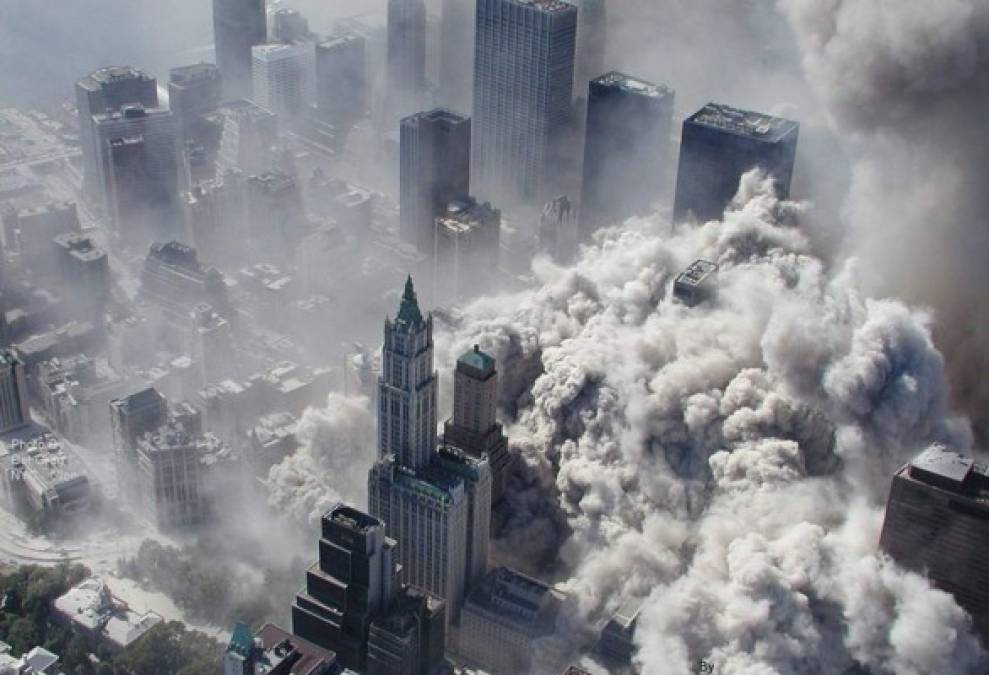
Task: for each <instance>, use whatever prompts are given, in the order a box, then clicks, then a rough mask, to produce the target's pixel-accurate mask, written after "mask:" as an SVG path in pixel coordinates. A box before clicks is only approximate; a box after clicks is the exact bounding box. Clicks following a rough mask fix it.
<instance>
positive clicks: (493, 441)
mask: <svg viewBox="0 0 989 675" xmlns="http://www.w3.org/2000/svg"><path fill="white" fill-rule="evenodd" d="M497 404H498V370H497V368H496V363H495V360H494V358H493V357H491V356H490V355H488V354H486V353H485V352H483V351H481V348H480V347H479V346H477V345H475V346H474V348H473V349H471V350H470V351H467V352H465V353H464V354H462V355H461V356H460V358H459V359H457V367H456V370H455V371H454V374H453V419H451V420H447V422H446V424H445V425H444V427H443V442H444V443H446V444H447V445H451V446H454V447H457V448H460V449H461V450H463V451H464V452H466V453H467V454H469V455H471V456H472V457H484V456H487V458H488V462H489V464H490V470H491V474H492V489H491V499H492V502H493V503H497V502H498V500H500V499H501V497H502V495H503V494H504V492H505V482H506V480H507V476H508V473H509V472H510V471H511V454H510V453H509V452H508V439H507V438H506V437H505V434H504V433H503V431H502V427H501V424H499V423H498V420H497V419H496V418H495V411H496V408H497Z"/></svg>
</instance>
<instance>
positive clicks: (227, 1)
mask: <svg viewBox="0 0 989 675" xmlns="http://www.w3.org/2000/svg"><path fill="white" fill-rule="evenodd" d="M264 5H265V0H213V40H214V42H215V43H216V64H217V65H218V66H219V67H220V73H221V74H222V75H223V87H224V91H225V93H226V97H227V98H241V97H244V96H250V94H251V47H253V46H254V45H259V44H263V43H264V41H265V39H266V38H267V35H268V26H267V18H266V16H265V8H264Z"/></svg>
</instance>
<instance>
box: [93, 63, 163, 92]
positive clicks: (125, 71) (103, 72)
mask: <svg viewBox="0 0 989 675" xmlns="http://www.w3.org/2000/svg"><path fill="white" fill-rule="evenodd" d="M154 79H155V78H154V77H153V76H152V75H148V74H147V73H145V72H144V71H142V70H139V69H137V68H135V67H134V66H106V67H105V68H100V69H99V70H97V71H94V72H92V73H90V74H89V75H87V76H86V77H84V78H82V79H81V80H79V86H81V87H83V88H84V89H89V90H96V89H99V88H101V87H104V86H106V85H108V84H111V83H113V82H119V81H121V80H145V81H150V80H154Z"/></svg>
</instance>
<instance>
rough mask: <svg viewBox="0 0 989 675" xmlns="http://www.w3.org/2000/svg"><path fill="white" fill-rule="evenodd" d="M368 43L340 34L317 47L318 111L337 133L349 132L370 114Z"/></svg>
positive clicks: (351, 34) (359, 38)
mask: <svg viewBox="0 0 989 675" xmlns="http://www.w3.org/2000/svg"><path fill="white" fill-rule="evenodd" d="M367 106H368V64H367V41H366V40H365V39H364V38H362V37H361V36H360V35H357V34H355V33H340V34H338V35H333V36H331V37H328V38H326V39H324V40H321V41H320V42H318V43H317V44H316V110H317V112H318V114H319V116H320V117H321V118H322V119H323V120H324V121H326V122H329V123H330V124H332V125H333V126H334V127H336V129H337V131H338V132H346V130H348V129H349V128H350V127H351V126H353V125H354V123H356V122H357V121H358V120H359V119H360V118H362V117H363V116H364V114H365V112H366V111H367Z"/></svg>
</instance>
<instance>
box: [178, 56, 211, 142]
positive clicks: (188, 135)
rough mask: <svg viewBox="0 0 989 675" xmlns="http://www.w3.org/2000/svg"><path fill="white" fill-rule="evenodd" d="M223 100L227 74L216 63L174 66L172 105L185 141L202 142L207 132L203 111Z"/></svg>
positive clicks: (181, 135)
mask: <svg viewBox="0 0 989 675" xmlns="http://www.w3.org/2000/svg"><path fill="white" fill-rule="evenodd" d="M222 101H223V78H222V77H221V75H220V69H219V68H217V67H216V66H215V65H213V64H212V63H196V64H193V65H190V66H180V67H178V68H172V69H171V70H170V71H169V73H168V107H169V109H170V110H171V111H172V114H173V115H175V126H176V132H177V135H178V137H179V139H180V141H182V142H183V143H185V142H200V141H201V140H202V137H203V136H204V132H205V123H204V121H203V115H205V114H207V113H209V112H212V111H213V110H216V108H217V107H219V105H220V103H221V102H222Z"/></svg>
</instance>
